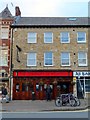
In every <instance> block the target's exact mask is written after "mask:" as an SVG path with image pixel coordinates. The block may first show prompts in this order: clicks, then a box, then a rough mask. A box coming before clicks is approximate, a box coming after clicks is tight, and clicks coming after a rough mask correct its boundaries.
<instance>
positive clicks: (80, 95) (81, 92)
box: [77, 79, 85, 98]
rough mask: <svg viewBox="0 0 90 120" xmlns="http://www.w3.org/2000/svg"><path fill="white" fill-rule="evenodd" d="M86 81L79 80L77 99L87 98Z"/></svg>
mask: <svg viewBox="0 0 90 120" xmlns="http://www.w3.org/2000/svg"><path fill="white" fill-rule="evenodd" d="M84 84H85V83H84V80H80V79H78V80H77V97H78V98H84V96H85V85H84Z"/></svg>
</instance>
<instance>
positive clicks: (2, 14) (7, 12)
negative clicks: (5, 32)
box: [0, 6, 13, 19]
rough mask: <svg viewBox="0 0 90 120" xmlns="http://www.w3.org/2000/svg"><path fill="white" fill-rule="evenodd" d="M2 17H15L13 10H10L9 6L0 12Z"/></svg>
mask: <svg viewBox="0 0 90 120" xmlns="http://www.w3.org/2000/svg"><path fill="white" fill-rule="evenodd" d="M0 18H3V19H7V18H13V16H12V14H11V12H10V11H9V9H8V7H7V6H6V8H5V9H4V10H3V11H2V12H1V13H0Z"/></svg>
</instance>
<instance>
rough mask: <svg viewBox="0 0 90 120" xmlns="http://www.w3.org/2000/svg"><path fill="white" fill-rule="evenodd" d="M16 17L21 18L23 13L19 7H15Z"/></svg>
mask: <svg viewBox="0 0 90 120" xmlns="http://www.w3.org/2000/svg"><path fill="white" fill-rule="evenodd" d="M15 16H21V11H20V8H19V7H18V6H16V7H15Z"/></svg>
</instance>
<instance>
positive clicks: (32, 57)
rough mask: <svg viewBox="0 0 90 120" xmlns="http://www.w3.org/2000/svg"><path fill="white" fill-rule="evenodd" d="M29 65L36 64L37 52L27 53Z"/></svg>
mask: <svg viewBox="0 0 90 120" xmlns="http://www.w3.org/2000/svg"><path fill="white" fill-rule="evenodd" d="M27 66H36V53H28V54H27Z"/></svg>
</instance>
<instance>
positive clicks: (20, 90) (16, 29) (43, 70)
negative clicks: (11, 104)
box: [11, 11, 90, 100]
mask: <svg viewBox="0 0 90 120" xmlns="http://www.w3.org/2000/svg"><path fill="white" fill-rule="evenodd" d="M19 12H20V11H19ZM20 15H21V13H20ZM11 28H12V33H13V34H12V36H13V39H12V66H13V68H12V72H13V78H12V81H11V82H12V90H13V91H12V99H21V100H23V99H32V92H34V93H35V98H36V99H41V100H42V99H45V89H46V86H47V84H50V86H51V88H52V99H55V97H56V96H57V95H58V91H60V92H61V93H69V92H72V93H75V94H77V93H79V94H77V95H78V97H80V96H81V97H82V96H84V97H85V96H86V93H87V92H90V86H89V87H88V86H87V85H88V84H87V83H89V85H90V81H89V80H90V78H89V77H90V74H89V72H88V18H86V17H72V18H71V17H20V16H19V17H18V19H16V21H15V22H14V23H13V24H12V25H11ZM82 72H83V74H84V75H83V76H81V75H78V74H82ZM85 74H86V75H85ZM79 88H80V89H79Z"/></svg>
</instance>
